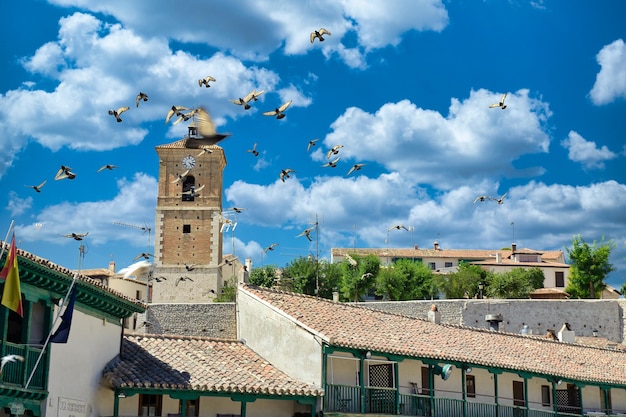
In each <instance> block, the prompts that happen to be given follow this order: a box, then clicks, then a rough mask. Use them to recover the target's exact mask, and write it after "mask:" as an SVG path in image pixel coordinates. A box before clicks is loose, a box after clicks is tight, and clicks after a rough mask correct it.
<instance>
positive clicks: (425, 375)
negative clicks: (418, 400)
mask: <svg viewBox="0 0 626 417" xmlns="http://www.w3.org/2000/svg"><path fill="white" fill-rule="evenodd" d="M421 395H430V370H429V369H428V367H427V366H422V392H421Z"/></svg>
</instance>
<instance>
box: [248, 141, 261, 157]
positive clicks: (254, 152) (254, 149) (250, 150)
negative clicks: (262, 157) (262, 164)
mask: <svg viewBox="0 0 626 417" xmlns="http://www.w3.org/2000/svg"><path fill="white" fill-rule="evenodd" d="M246 152H250V153H251V154H252V155H254V156H259V152H258V151H257V150H256V142H255V143H254V146H253V147H252V149H246Z"/></svg>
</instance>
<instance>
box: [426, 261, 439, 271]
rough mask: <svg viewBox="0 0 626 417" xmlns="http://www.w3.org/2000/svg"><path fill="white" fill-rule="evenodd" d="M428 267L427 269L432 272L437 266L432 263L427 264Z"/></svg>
mask: <svg viewBox="0 0 626 417" xmlns="http://www.w3.org/2000/svg"><path fill="white" fill-rule="evenodd" d="M428 267H429V268H430V269H431V270H433V271H434V270H435V268H437V265H435V263H434V262H428Z"/></svg>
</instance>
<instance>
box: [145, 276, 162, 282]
mask: <svg viewBox="0 0 626 417" xmlns="http://www.w3.org/2000/svg"><path fill="white" fill-rule="evenodd" d="M148 281H156V282H161V281H167V278H165V277H164V276H158V277H152V278H148Z"/></svg>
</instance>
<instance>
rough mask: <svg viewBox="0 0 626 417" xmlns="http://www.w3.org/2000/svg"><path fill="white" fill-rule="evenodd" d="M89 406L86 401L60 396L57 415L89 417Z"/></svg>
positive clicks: (58, 416)
mask: <svg viewBox="0 0 626 417" xmlns="http://www.w3.org/2000/svg"><path fill="white" fill-rule="evenodd" d="M89 408H90V407H89V404H87V403H86V402H84V401H79V400H72V399H70V398H63V397H59V408H58V412H57V417H89V414H90V412H89Z"/></svg>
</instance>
